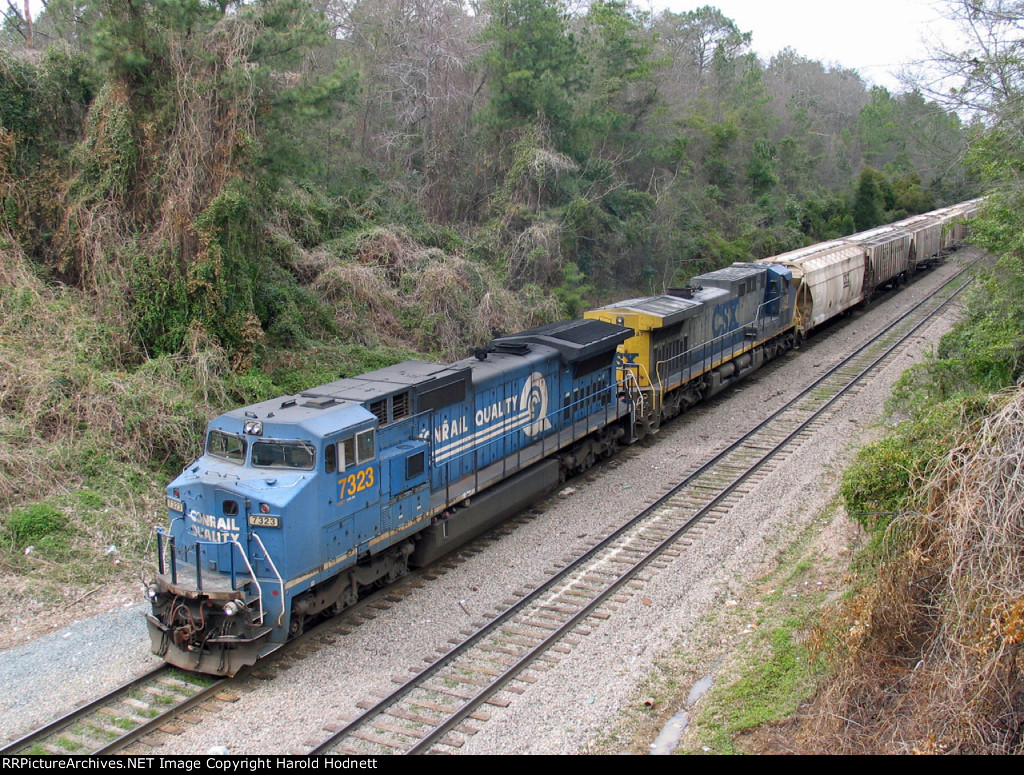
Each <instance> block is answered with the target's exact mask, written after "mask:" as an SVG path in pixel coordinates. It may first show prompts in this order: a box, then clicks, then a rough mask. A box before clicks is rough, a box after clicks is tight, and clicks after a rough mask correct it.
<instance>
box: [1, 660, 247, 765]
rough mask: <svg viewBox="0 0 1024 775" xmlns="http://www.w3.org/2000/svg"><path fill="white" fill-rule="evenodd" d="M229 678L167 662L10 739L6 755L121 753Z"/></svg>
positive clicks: (212, 693)
mask: <svg viewBox="0 0 1024 775" xmlns="http://www.w3.org/2000/svg"><path fill="white" fill-rule="evenodd" d="M227 680H228V679H210V678H207V677H205V676H196V675H192V674H189V673H184V672H182V671H180V670H177V669H175V668H171V667H168V666H166V665H163V666H160V667H158V668H155V669H154V670H151V671H149V672H148V673H146V674H145V675H142V676H139V677H138V678H134V679H132V680H131V681H128V682H127V683H125V684H124V685H122V686H120V687H118V688H117V689H114V690H113V691H111V692H108V693H107V694H105V695H103V696H102V697H99V698H98V699H95V700H93V701H92V702H90V703H87V704H85V705H82V706H80V707H78V708H75V709H74V710H73V711H71V712H70V713H68V714H66V715H64V716H61V717H60V718H58V719H56V720H55V721H52V722H50V723H49V724H46V725H45V726H42V727H39V728H38V729H36V730H34V731H32V732H29V733H28V734H27V735H25V736H23V737H21V738H19V739H18V740H15V741H14V742H12V743H8V744H7V745H6V746H4V747H3V748H0V755H4V756H9V755H13V754H42V755H46V754H65V755H66V754H111V753H116V752H118V751H120V750H122V749H123V748H125V747H126V746H127V745H129V744H130V743H132V742H134V741H135V740H138V739H139V738H141V737H143V736H144V735H148V734H150V733H152V732H153V731H155V730H157V729H159V728H160V727H162V726H165V725H166V724H167V723H168V721H169V720H171V719H173V718H174V717H176V716H178V715H179V714H181V713H184V712H185V711H187V710H189V709H191V708H194V707H195V706H196V705H199V704H200V703H203V702H207V701H209V700H210V699H211V698H213V697H215V696H216V695H217V694H218V693H220V692H222V690H223V684H224V682H225V681H227Z"/></svg>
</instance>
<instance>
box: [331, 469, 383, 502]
mask: <svg viewBox="0 0 1024 775" xmlns="http://www.w3.org/2000/svg"><path fill="white" fill-rule="evenodd" d="M374 482H375V479H374V478H373V466H370V467H369V468H364V469H363V470H362V471H355V472H353V473H351V474H349V475H348V476H346V477H345V478H344V479H339V480H338V485H339V486H340V487H341V491H340V493H339V494H338V498H339V500H340V499H341V498H351V497H352V496H353V495H355V494H356V493H357V492H362V491H363V490H368V489H370V488H371V487H373V485H374Z"/></svg>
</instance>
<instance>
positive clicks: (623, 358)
mask: <svg viewBox="0 0 1024 775" xmlns="http://www.w3.org/2000/svg"><path fill="white" fill-rule="evenodd" d="M639 355H640V353H615V365H616V366H635V365H636V359H637V357H639Z"/></svg>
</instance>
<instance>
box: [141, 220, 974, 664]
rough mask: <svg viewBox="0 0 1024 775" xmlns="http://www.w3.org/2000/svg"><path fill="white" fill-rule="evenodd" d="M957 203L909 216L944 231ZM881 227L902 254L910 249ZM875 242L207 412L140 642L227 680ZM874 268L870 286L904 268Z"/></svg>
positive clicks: (427, 558) (596, 451)
mask: <svg viewBox="0 0 1024 775" xmlns="http://www.w3.org/2000/svg"><path fill="white" fill-rule="evenodd" d="M969 205H971V203H965V206H961V207H960V208H959V209H953V208H950V211H949V212H948V213H946V212H943V213H939V214H929V215H930V217H931V218H932V219H933V220H934V221H935V222H937V223H939V224H940V229H941V232H940V233H941V234H942V235H945V234H947V233H950V230H949V228H948V224H950V223H951V222H952V219H954V218H961V217H965V216H966V215H969V214H970V213H971V212H972V211H971V207H970V206H969ZM975 207H976V205H975ZM897 231H899V236H900V239H899V240H895V241H894V242H898V243H899V244H900V245H902V246H903V248H902V249H906V250H913V249H914V246H915V244H921V245H923V244H924V241H923V240H922V241H920V242H918V243H916V242H915V240H916V239H918V238H917V237H915V236H913V235H914V234H917V233H923V232H922V231H921V230H918V231H916V232H915V231H913V230H910V229H909V228H908V229H905V230H897ZM908 234H910V235H911V236H910V237H909V238H907V236H906V235H908ZM878 236H881V237H883V238H885V237H887V236H892V235H890V234H889V233H888V232H886V233H885V234H882V235H874V236H873V237H868V238H866V239H862V240H837V241H834V242H830V243H826V244H824V245H815V246H812V247H809V248H805V249H803V250H800V251H793V252H792V253H787V254H784V255H781V256H776V257H774V258H772V259H765V260H764V261H760V262H756V263H752V264H746V263H737V264H734V265H733V266H731V267H726V268H725V269H721V270H718V271H715V272H709V273H707V274H704V275H700V276H698V277H695V278H693V279H692V280H691V284H690V285H689V286H687V287H686V288H682V289H677V290H675V291H672V292H670V293H668V294H665V295H662V296H652V297H645V298H638V299H631V300H629V301H624V302H620V303H618V304H612V305H608V306H606V307H602V308H600V309H597V310H593V311H591V312H588V313H586V316H585V318H584V319H582V320H576V321H569V322H562V323H553V324H550V325H546V326H541V327H538V328H534V329H530V330H528V331H524V332H522V333H519V334H513V335H509V336H504V337H500V338H498V339H495V340H493V341H492V342H491V343H490V344H489V345H488V346H487V347H486V348H484V349H482V350H478V351H477V352H476V353H475V354H474V356H473V357H471V358H468V359H466V360H462V361H459V362H456V363H454V364H451V365H441V364H433V363H425V362H421V361H407V362H404V363H400V364H397V365H395V366H391V367H388V368H385V369H379V370H377V371H373V372H369V373H367V374H363V375H361V376H358V377H351V378H347V379H340V380H337V381H335V382H331V383H328V384H326V385H321V386H319V387H315V388H312V389H310V390H307V391H304V392H302V393H300V394H298V395H291V396H284V397H282V398H277V399H274V400H271V401H264V402H262V403H259V404H254V405H252V406H248V407H243V408H240V409H236V410H233V411H230V412H227V413H226V414H223V415H221V416H220V417H217V418H215V419H214V420H212V421H211V422H210V423H209V425H208V427H207V432H206V438H205V448H204V454H203V455H202V457H200V458H199V459H198V460H197V461H196V462H194V463H193V464H191V465H190V466H188V467H187V468H186V469H185V470H184V471H183V472H182V473H181V475H179V476H178V477H177V478H176V479H175V480H174V481H173V482H171V483H170V485H169V486H168V487H167V492H166V496H167V513H168V515H169V524H168V525H167V526H166V527H158V528H157V531H156V536H157V573H156V574H155V576H154V578H153V580H152V582H150V583H149V584H148V585H147V596H148V597H149V598H150V600H151V603H152V611H151V612H150V613H149V614H147V623H148V629H149V633H150V638H151V643H152V648H153V651H154V653H156V654H158V655H160V656H161V657H163V658H164V659H165V660H166V661H167V662H169V663H171V664H174V665H177V666H179V667H182V668H185V669H188V670H195V671H198V672H205V673H214V674H218V675H233V674H234V673H236V672H237V671H238V670H239V669H240V668H242V667H243V666H245V665H249V664H253V663H255V662H256V661H257V660H258V659H260V658H261V657H263V656H266V655H267V654H269V653H270V652H272V651H274V650H275V649H277V648H279V647H280V646H281V645H282V644H284V643H285V642H286V641H287V640H288V639H289V638H290V637H293V636H295V635H296V634H298V633H300V632H302V630H303V629H304V628H305V627H306V626H307V624H308V623H309V622H310V621H312V620H313V619H314V618H316V617H320V616H325V615H330V614H332V613H334V612H337V611H339V610H341V609H343V608H345V607H346V606H348V605H351V604H352V603H354V602H355V601H356V600H357V599H358V596H359V594H360V593H361V592H362V591H363V590H366V589H369V588H373V587H375V586H380V585H383V584H386V583H388V582H390V581H394V580H395V579H397V578H398V577H400V576H401V575H403V574H404V573H406V572H407V570H408V568H409V567H410V566H417V565H425V564H427V563H429V562H431V561H433V560H434V559H436V558H437V557H440V556H441V555H443V554H444V553H446V552H448V551H451V550H452V549H454V548H455V547H457V546H459V545H460V544H462V543H464V542H465V541H467V540H470V539H471V538H473V537H474V536H476V535H478V534H479V533H481V532H483V531H484V530H487V529H488V528H490V527H491V526H492V525H494V524H497V523H498V522H499V521H501V520H502V519H505V518H506V517H508V516H509V515H511V514H512V513H514V512H516V511H518V510H520V509H522V508H523V507H524V506H525V505H527V504H528V503H530V502H532V501H534V500H536V499H537V498H539V497H541V496H543V495H544V494H545V493H547V492H548V491H549V490H550V489H551V488H553V487H555V486H556V485H557V484H558V483H559V482H560V481H562V480H563V479H564V478H565V477H566V476H569V475H571V474H574V473H579V472H581V471H583V470H586V468H588V467H589V466H590V465H592V464H593V463H594V462H595V461H596V460H597V459H598V458H601V457H604V456H607V455H609V454H611V453H613V452H614V451H615V450H616V449H617V448H618V447H619V446H620V445H622V444H627V443H631V442H634V441H636V440H637V439H639V438H641V437H642V436H644V435H646V434H649V433H654V432H656V431H657V430H658V428H659V426H660V424H661V422H662V421H663V420H664V419H665V418H667V417H670V416H672V415H673V414H676V413H678V412H680V411H682V410H683V409H685V408H686V407H687V406H689V405H691V404H693V403H696V402H697V401H700V400H702V399H704V398H707V397H708V396H711V395H714V394H715V393H717V392H719V391H720V390H722V389H724V388H725V387H727V386H728V385H729V384H731V383H732V382H734V381H736V380H738V379H740V378H742V377H744V376H746V375H747V374H749V373H750V372H752V371H754V370H755V369H757V368H758V367H759V366H761V365H762V364H763V363H765V362H767V361H768V360H771V359H772V358H774V357H776V356H778V355H779V354H780V353H782V352H785V351H786V350H788V349H790V348H792V347H794V346H796V345H797V344H798V343H799V341H800V339H801V338H802V337H803V336H804V335H806V334H807V332H809V331H810V330H811V329H812V328H814V327H816V326H818V325H820V324H821V323H823V322H825V321H826V320H828V319H830V318H832V317H834V316H835V315H838V314H840V313H841V312H843V311H845V310H847V309H849V308H850V307H852V306H854V305H856V304H858V303H860V302H862V301H864V300H865V296H866V294H865V288H866V287H872V285H873V286H874V287H877V285H878V282H879V281H878V280H877V278H878V277H879V276H882V275H879V274H876V275H875V279H874V280H870V279H869V280H868V281H867V284H866V279H865V278H866V277H868V275H866V272H868V271H870V267H871V264H870V262H871V260H872V258H871V257H872V249H874V246H875V245H877V244H878V242H877V240H876V239H875V238H876V237H878ZM929 239H931V238H930V237H929ZM890 241H892V240H890ZM928 245H929V246H930V247H928V248H926V249H928V250H931V249H932V246H933V243H932V242H929V243H928ZM885 260H887V261H888V260H889V259H888V258H886V259H885ZM887 266H888V265H887ZM892 267H894V268H895V269H884V272H883V274H884V273H888V275H887V277H886V280H892V279H894V278H896V277H898V276H899V275H900V274H901V273H902V272H903V271H907V270H906V269H903V270H901V269H900V265H899V263H898V261H897V262H895V263H893V264H892Z"/></svg>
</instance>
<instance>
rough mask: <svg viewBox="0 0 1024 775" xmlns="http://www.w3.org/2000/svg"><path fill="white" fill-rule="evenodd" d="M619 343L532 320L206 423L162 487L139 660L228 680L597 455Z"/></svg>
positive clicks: (615, 337) (617, 417)
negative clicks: (201, 447) (316, 620)
mask: <svg viewBox="0 0 1024 775" xmlns="http://www.w3.org/2000/svg"><path fill="white" fill-rule="evenodd" d="M630 334H631V332H630V330H629V329H627V328H624V327H622V326H619V325H615V324H609V323H605V322H602V321H596V320H577V321H572V322H567V323H555V324H550V325H547V326H542V327H540V328H535V329H532V330H529V331H524V332H522V333H520V334H515V335H513V336H506V337H502V338H499V339H495V340H494V341H493V342H491V343H490V345H489V346H488V347H487V348H486V349H485V350H481V351H478V352H477V353H476V356H475V357H473V358H469V359H466V360H463V361H459V362H457V363H454V364H452V365H450V366H445V365H438V364H432V363H423V362H419V361H407V362H405V363H400V364H397V365H395V366H391V367H389V368H385V369H380V370H378V371H373V372H369V373H367V374H363V375H361V376H358V377H352V378H348V379H341V380H338V381H336V382H332V383H329V384H326V385H321V386H320V387H316V388H313V389H311V390H308V391H305V392H303V393H302V394H300V395H295V396H286V397H284V398H278V399H274V400H272V401H265V402H263V403H260V404H255V405H253V406H248V407H245V408H242V409H236V410H234V411H231V412H228V413H227V414H224V415H221V416H220V417H218V418H216V419H214V420H213V421H212V422H210V424H209V427H208V429H207V435H206V447H205V454H204V455H203V456H202V457H201V458H200V459H199V460H197V461H196V462H195V463H193V464H192V465H190V466H189V467H188V468H187V469H186V470H185V471H184V472H182V474H181V475H180V476H179V477H178V478H177V479H175V480H174V481H173V482H171V484H170V485H169V487H168V489H167V508H168V513H169V514H170V517H171V521H170V525H169V526H168V527H167V528H159V529H158V531H157V539H158V544H159V546H158V560H159V568H158V574H157V576H156V578H155V580H154V581H153V582H152V583H151V584H150V585H149V587H148V595H149V597H150V599H151V601H152V605H153V610H152V613H150V614H148V616H147V620H148V624H149V630H150V635H151V639H152V646H153V651H154V653H156V654H159V655H160V656H162V657H163V658H164V659H165V660H166V661H167V662H170V663H171V664H174V665H177V666H179V667H183V668H186V669H189V670H196V671H199V672H206V673H216V674H226V675H233V674H234V673H235V672H237V671H238V669H239V668H241V667H242V666H244V665H247V664H252V663H254V662H255V661H256V660H257V659H259V658H260V657H262V656H264V655H266V654H267V653H269V652H270V651H273V650H274V649H275V648H277V647H279V646H280V645H281V644H282V643H284V642H285V641H286V640H287V639H288V638H289V637H291V636H294V635H296V634H298V633H299V632H301V631H302V629H303V628H304V626H305V624H306V623H307V622H308V621H309V620H310V618H311V617H314V616H318V615H322V614H330V613H332V612H335V611H337V610H340V609H341V608H344V607H345V606H348V605H351V604H352V603H354V602H355V601H356V599H357V598H358V595H359V593H360V591H361V590H363V589H365V588H368V587H372V586H374V585H378V584H384V583H387V582H389V581H393V580H394V579H396V578H398V577H399V576H401V575H402V574H403V573H405V572H406V570H407V569H408V567H409V566H410V565H423V564H426V563H429V562H430V561H432V560H433V559H435V558H436V557H439V556H440V555H442V554H444V553H445V552H447V551H450V550H451V549H452V548H454V547H455V546H458V545H459V544H461V543H463V542H465V541H467V540H469V539H470V538H472V537H474V536H475V535H477V534H479V533H480V532H482V531H484V530H486V529H488V528H489V527H490V526H492V525H494V524H496V523H497V522H498V521H500V520H502V519H504V518H506V517H507V516H509V515H510V514H511V513H514V512H515V511H518V510H520V509H521V508H523V507H524V506H525V505H527V504H528V503H529V502H531V501H533V500H535V499H536V498H538V497H539V496H540V495H542V494H544V493H545V492H547V491H548V490H549V489H550V488H551V487H553V486H555V485H556V484H557V483H558V482H559V481H560V479H562V478H564V476H565V475H566V474H567V473H569V472H573V471H579V470H583V469H584V468H586V467H587V466H588V465H590V464H591V463H592V462H593V461H594V460H595V459H597V458H598V457H600V456H602V455H605V454H608V453H609V452H611V451H613V450H614V449H615V447H616V446H617V445H618V444H619V443H620V442H622V441H627V440H628V438H627V437H628V434H629V428H630V412H631V407H630V406H629V404H628V403H627V402H625V401H624V400H622V398H621V397H620V395H619V389H618V384H617V380H616V366H615V354H616V348H617V347H618V345H619V344H621V343H622V342H623V341H624V340H625V339H626V338H627V337H628V336H630Z"/></svg>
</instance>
